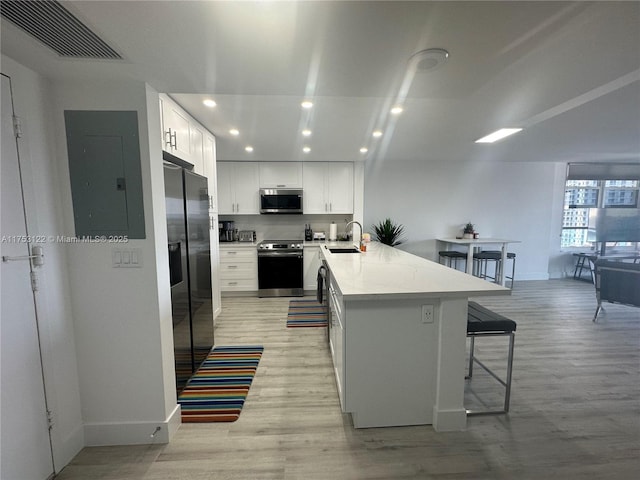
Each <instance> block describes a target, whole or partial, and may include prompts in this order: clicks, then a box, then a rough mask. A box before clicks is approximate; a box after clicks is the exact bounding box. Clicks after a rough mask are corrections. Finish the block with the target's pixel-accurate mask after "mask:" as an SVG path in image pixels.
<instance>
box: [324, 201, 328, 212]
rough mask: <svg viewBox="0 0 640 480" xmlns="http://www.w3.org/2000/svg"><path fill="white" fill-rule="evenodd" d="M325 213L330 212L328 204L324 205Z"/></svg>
mask: <svg viewBox="0 0 640 480" xmlns="http://www.w3.org/2000/svg"><path fill="white" fill-rule="evenodd" d="M324 211H325V212H328V211H329V210H328V209H327V204H326V203H325V204H324Z"/></svg>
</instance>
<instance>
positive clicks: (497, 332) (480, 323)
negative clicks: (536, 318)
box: [465, 302, 517, 416]
mask: <svg viewBox="0 0 640 480" xmlns="http://www.w3.org/2000/svg"><path fill="white" fill-rule="evenodd" d="M516 327H517V324H516V322H514V321H513V320H510V319H508V318H507V317H504V316H502V315H500V314H498V313H495V312H493V311H491V310H489V309H488V308H485V307H483V306H482V305H480V304H478V303H476V302H469V306H468V310H467V338H469V339H470V340H471V345H470V350H469V373H468V375H467V377H465V378H466V379H467V380H471V378H472V376H473V364H474V362H475V363H477V364H478V365H479V366H480V367H481V368H482V369H484V370H485V371H486V372H487V373H488V374H489V375H491V376H492V377H493V378H494V379H495V380H497V381H498V382H499V383H500V384H501V385H502V386H503V387H505V392H504V407H503V409H502V410H467V415H468V416H472V415H491V414H500V413H508V412H509V403H510V401H511V372H512V367H513V346H514V341H515V331H516ZM489 336H508V337H509V353H508V357H507V378H506V380H503V379H501V378H500V377H498V376H497V375H496V374H495V373H494V372H492V371H491V370H490V369H489V368H488V367H487V366H486V365H485V364H484V363H482V362H481V361H480V360H478V359H477V358H476V357H475V352H474V347H475V340H476V338H482V337H489Z"/></svg>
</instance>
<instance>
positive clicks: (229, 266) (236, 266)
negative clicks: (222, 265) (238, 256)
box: [227, 265, 238, 268]
mask: <svg viewBox="0 0 640 480" xmlns="http://www.w3.org/2000/svg"><path fill="white" fill-rule="evenodd" d="M227 268H238V265H227Z"/></svg>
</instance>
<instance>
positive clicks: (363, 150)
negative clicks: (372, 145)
mask: <svg viewBox="0 0 640 480" xmlns="http://www.w3.org/2000/svg"><path fill="white" fill-rule="evenodd" d="M368 151H369V149H368V148H367V147H362V148H361V149H360V153H367V152H368Z"/></svg>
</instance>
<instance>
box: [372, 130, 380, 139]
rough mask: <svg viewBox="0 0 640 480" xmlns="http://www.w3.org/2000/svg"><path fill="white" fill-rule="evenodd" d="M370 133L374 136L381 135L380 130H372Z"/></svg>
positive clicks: (378, 136)
mask: <svg viewBox="0 0 640 480" xmlns="http://www.w3.org/2000/svg"><path fill="white" fill-rule="evenodd" d="M371 135H373V137H374V138H380V137H381V136H382V130H374V132H373V133H372V134H371Z"/></svg>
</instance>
